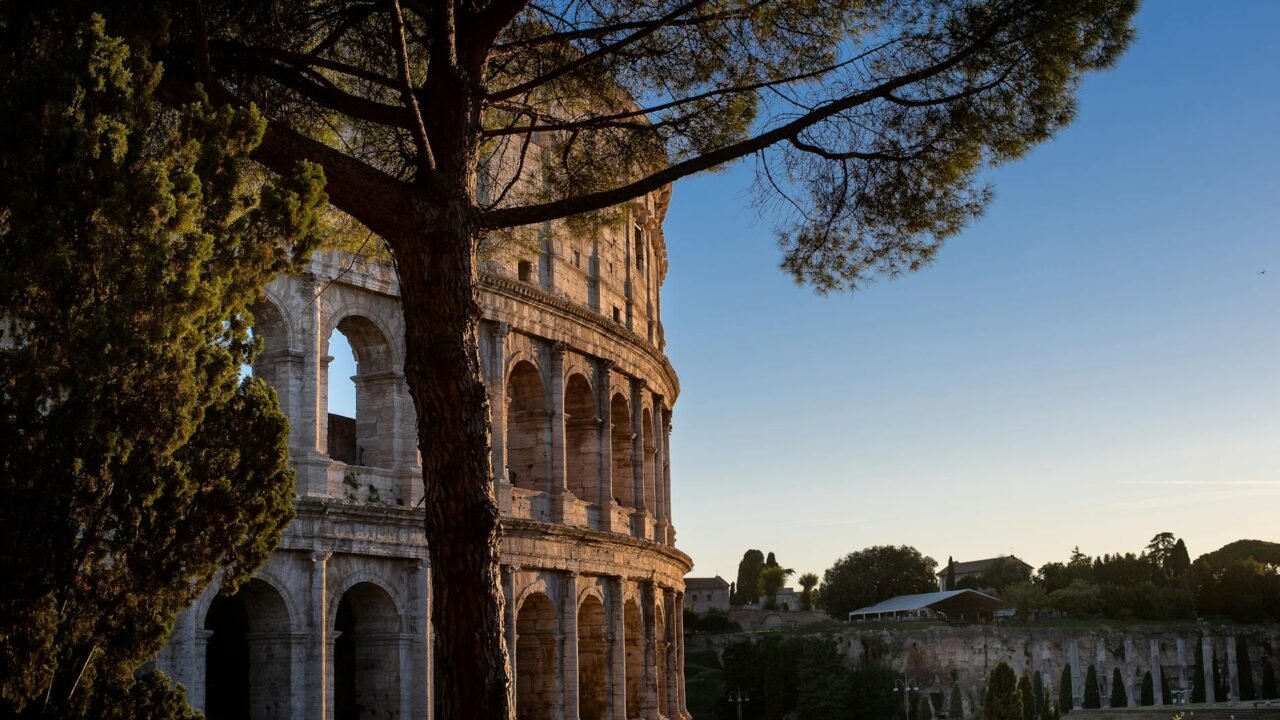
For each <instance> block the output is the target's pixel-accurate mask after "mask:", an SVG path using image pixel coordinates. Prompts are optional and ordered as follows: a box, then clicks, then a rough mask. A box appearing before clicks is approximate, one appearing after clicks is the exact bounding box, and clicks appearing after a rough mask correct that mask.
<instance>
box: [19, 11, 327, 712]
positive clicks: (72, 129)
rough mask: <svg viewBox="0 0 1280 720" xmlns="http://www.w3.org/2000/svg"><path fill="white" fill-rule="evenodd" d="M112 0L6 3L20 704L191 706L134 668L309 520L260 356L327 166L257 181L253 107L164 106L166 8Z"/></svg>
mask: <svg viewBox="0 0 1280 720" xmlns="http://www.w3.org/2000/svg"><path fill="white" fill-rule="evenodd" d="M104 5H108V3H101V4H99V3H39V4H38V3H3V4H0V28H2V29H3V31H2V32H0V118H3V124H4V130H3V133H0V318H3V319H4V320H3V322H0V327H3V328H4V329H5V331H6V334H5V337H4V340H3V341H2V342H0V386H2V387H3V389H2V390H0V468H2V469H3V470H0V547H3V548H4V550H3V552H2V553H0V577H3V578H4V581H3V582H2V583H0V618H3V620H2V621H0V623H2V624H3V628H2V629H0V668H3V669H2V670H0V717H6V718H22V717H30V716H39V717H42V718H63V717H121V716H122V715H121V713H126V714H130V715H136V716H137V717H151V718H162V717H164V718H171V717H189V716H190V712H189V711H187V710H186V709H185V707H184V705H185V703H184V702H183V700H182V696H181V694H180V693H179V692H177V691H176V690H175V689H173V688H171V687H170V686H169V683H168V681H167V680H165V679H164V678H163V677H161V676H158V675H142V676H138V674H137V673H139V671H140V670H141V669H142V667H143V665H144V664H145V663H146V662H147V661H148V660H150V659H152V658H153V657H154V656H155V654H156V653H157V652H158V651H159V650H160V648H161V646H162V645H163V643H164V641H165V638H166V637H167V636H168V635H169V632H170V630H171V629H172V624H173V621H174V618H175V616H176V615H177V614H178V613H179V612H180V611H181V610H182V609H183V608H185V607H187V605H188V604H189V603H190V602H191V600H192V599H193V598H194V596H195V595H197V594H199V593H200V592H202V591H203V590H204V589H205V588H206V587H207V586H208V585H209V584H210V583H211V582H212V581H213V579H214V577H215V576H216V575H217V573H219V571H220V570H222V571H223V574H222V581H221V582H222V588H223V590H224V591H226V592H233V591H235V589H236V587H237V586H238V585H239V584H240V583H242V582H244V581H246V580H247V579H248V578H249V576H250V574H251V573H252V572H253V570H254V569H255V568H256V567H257V565H258V564H260V563H261V562H263V561H264V560H265V559H266V557H267V555H268V554H269V553H270V551H271V550H272V548H274V546H275V545H276V544H277V543H278V542H279V539H280V537H281V534H282V532H283V530H284V528H285V526H286V525H287V524H288V522H289V520H290V518H291V517H292V503H293V471H292V470H291V469H290V468H289V466H288V463H287V452H288V424H287V421H286V419H285V417H284V415H283V414H281V412H280V410H279V407H278V404H277V401H276V398H275V394H274V393H273V392H272V391H271V390H270V389H269V388H267V387H266V385H265V384H263V383H262V382H261V381H259V380H255V379H252V378H250V379H247V380H245V381H243V382H242V381H241V380H240V368H241V366H242V365H243V364H245V363H247V362H250V361H251V359H252V355H253V350H254V340H253V338H252V336H251V334H250V327H251V324H252V319H251V316H250V313H249V309H250V307H251V306H252V305H254V304H255V303H256V302H257V301H258V300H259V299H260V298H261V288H262V286H263V285H264V284H265V283H266V282H268V281H269V280H270V279H271V278H272V277H274V276H275V275H277V274H278V273H280V272H284V271H288V270H291V269H296V268H298V267H300V263H299V261H300V260H301V259H302V257H304V256H305V254H306V253H307V252H308V251H309V250H310V248H311V245H312V244H313V243H314V242H315V237H316V233H315V229H316V228H315V223H316V221H317V218H318V216H319V214H320V212H321V211H322V210H323V209H324V208H325V207H326V206H327V200H326V198H325V195H324V192H323V187H324V180H323V177H322V176H321V174H320V173H319V172H318V170H317V169H316V168H314V167H313V166H306V165H300V166H298V167H297V168H296V171H297V172H296V174H295V175H293V176H291V177H288V178H284V179H279V178H276V179H267V178H264V177H262V176H260V175H259V174H258V173H257V171H256V170H254V169H253V167H252V166H251V163H250V160H249V154H250V152H251V151H253V149H254V148H255V146H257V144H258V141H259V139H260V138H261V135H262V132H263V129H264V126H265V123H264V122H263V120H262V117H261V116H260V115H259V114H258V113H257V112H256V111H254V110H252V109H245V110H232V109H229V108H225V107H215V106H214V105H213V104H212V103H210V102H209V101H208V99H207V98H204V97H199V96H196V95H194V94H193V95H192V96H190V97H188V98H187V99H186V100H185V101H184V104H182V105H180V106H178V105H176V104H175V106H173V107H169V108H166V107H164V106H162V105H161V103H160V102H159V93H158V92H157V86H158V85H159V84H160V83H161V82H162V81H163V80H167V79H168V77H167V76H165V74H164V73H165V71H164V69H163V67H162V66H161V64H160V63H158V62H157V61H155V60H154V59H153V58H152V57H151V55H150V52H151V48H152V45H151V44H150V42H151V41H154V40H156V39H158V38H156V37H146V36H145V35H146V33H147V32H149V30H148V29H153V30H154V32H155V33H156V34H157V35H158V34H160V33H161V32H163V31H162V30H161V28H162V27H165V26H166V23H165V21H164V20H165V18H164V17H163V11H161V10H156V11H155V13H156V16H155V17H153V16H151V15H148V16H147V22H141V21H140V22H139V23H138V24H137V26H136V27H129V26H127V25H128V24H127V23H125V22H117V23H115V24H113V25H112V24H108V23H107V22H106V21H105V20H104V19H103V18H102V17H101V16H98V15H90V14H89V11H88V10H86V9H85V8H86V7H88V6H92V7H95V8H97V7H101V6H104ZM19 6H20V7H19ZM137 17H139V18H141V17H142V16H137ZM126 32H127V33H135V34H137V36H135V37H130V38H126V37H124V36H122V33H126ZM19 439H20V440H19Z"/></svg>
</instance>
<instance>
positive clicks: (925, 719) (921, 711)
mask: <svg viewBox="0 0 1280 720" xmlns="http://www.w3.org/2000/svg"><path fill="white" fill-rule="evenodd" d="M916 720H933V703H932V702H931V701H930V700H929V693H927V692H921V693H918V694H917V697H916Z"/></svg>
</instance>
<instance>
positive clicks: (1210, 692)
mask: <svg viewBox="0 0 1280 720" xmlns="http://www.w3.org/2000/svg"><path fill="white" fill-rule="evenodd" d="M1200 651H1201V652H1203V653H1204V701H1205V702H1207V703H1215V702H1218V698H1217V697H1216V693H1215V692H1214V687H1213V638H1212V637H1209V636H1208V635H1206V636H1204V638H1203V639H1202V640H1201V641H1200Z"/></svg>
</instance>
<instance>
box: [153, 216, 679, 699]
mask: <svg viewBox="0 0 1280 720" xmlns="http://www.w3.org/2000/svg"><path fill="white" fill-rule="evenodd" d="M668 199H669V191H667V192H663V193H658V194H654V195H651V196H648V197H646V198H644V199H643V201H637V202H636V203H634V204H632V205H631V206H629V207H628V208H627V209H626V217H627V219H626V221H625V222H624V223H622V225H621V227H618V228H616V229H608V230H605V231H604V232H602V233H599V234H598V236H597V237H595V238H590V239H575V237H572V236H571V234H570V233H568V232H555V233H551V232H543V233H541V234H540V236H539V240H538V243H539V245H540V247H539V248H538V249H537V250H536V252H535V251H534V250H533V249H530V250H529V251H528V252H527V253H525V254H526V255H527V257H523V258H522V257H511V258H507V259H497V260H488V261H486V263H485V266H484V271H483V273H482V276H481V293H480V294H481V304H482V307H483V312H484V322H483V324H482V328H481V336H482V340H481V353H482V359H483V364H484V368H485V374H486V378H485V379H486V384H487V387H488V388H489V398H490V406H491V408H492V425H493V443H492V445H493V468H494V469H495V477H494V478H493V482H494V485H495V490H496V494H497V497H498V502H499V506H500V509H501V512H502V516H503V525H504V529H505V536H504V540H503V546H502V578H503V586H504V587H503V590H504V592H505V595H506V617H505V628H506V633H507V638H506V639H507V643H508V648H509V649H510V650H511V663H512V666H513V667H512V668H511V671H512V677H513V678H514V682H513V688H512V693H513V700H514V704H515V708H516V712H517V716H518V717H519V718H521V720H525V719H527V720H552V719H556V720H561V719H563V720H571V719H578V718H581V720H629V719H634V718H645V719H646V720H657V719H658V718H688V716H689V715H688V712H687V710H686V709H685V698H684V672H683V668H684V643H683V628H682V613H681V608H682V607H683V591H684V581H683V577H684V575H685V574H686V573H687V572H688V571H689V569H690V567H691V562H690V560H689V557H688V556H687V555H685V554H684V553H682V552H680V551H679V550H677V549H676V547H675V538H676V533H675V528H674V527H673V525H672V523H671V463H670V457H669V454H668V450H667V448H668V439H669V437H670V432H671V408H672V405H673V404H674V402H675V399H676V396H677V394H678V392H679V383H678V380H677V378H676V375H675V372H674V371H673V370H672V368H671V364H670V363H669V362H668V360H667V358H666V356H665V355H664V353H663V349H664V346H665V341H664V338H663V331H662V322H661V319H660V318H661V302H660V300H659V290H660V288H661V285H662V281H663V278H664V276H665V273H666V269H667V259H666V246H665V240H664V238H663V233H662V227H661V223H662V218H663V215H664V213H665V211H666V204H667V201H668ZM397 298H398V287H397V282H396V277H395V274H394V272H393V271H392V269H391V268H390V267H389V266H386V265H381V264H375V263H363V262H360V261H358V260H356V259H353V258H352V257H350V256H347V255H342V254H336V253H325V254H320V255H317V256H316V257H315V258H314V259H313V261H312V262H311V264H310V266H309V268H308V270H307V272H305V273H302V274H300V275H295V276H287V277H280V278H277V279H276V280H275V281H274V282H272V283H271V285H270V286H268V287H267V289H266V302H265V303H264V304H263V305H262V306H261V307H260V308H258V309H257V310H256V311H255V318H256V323H257V324H256V328H255V332H256V333H257V334H258V335H259V336H260V337H261V338H262V340H263V344H264V347H263V351H262V352H261V353H260V354H259V356H258V358H257V360H256V363H255V365H254V367H253V372H254V374H255V375H257V376H258V377H261V378H263V379H265V380H266V381H267V382H269V383H270V384H271V385H272V386H273V387H274V388H275V389H276V392H277V394H278V396H279V399H280V403H281V407H282V408H283V409H284V411H285V412H286V414H287V415H288V416H289V419H290V421H291V434H290V439H289V444H290V453H291V462H292V464H293V466H294V468H295V469H296V471H297V488H296V493H297V501H296V509H297V517H296V518H295V520H294V521H293V523H292V524H291V525H290V526H289V528H288V530H287V531H286V533H285V536H284V540H283V542H282V543H281V545H280V547H279V548H278V549H277V550H276V551H275V552H274V553H273V554H272V555H271V557H270V559H269V560H268V561H267V563H266V564H265V565H264V566H263V567H262V568H261V569H260V570H259V571H258V572H257V573H256V574H255V575H254V577H253V579H252V580H250V581H249V582H248V583H247V584H246V585H245V586H244V587H243V588H242V589H241V590H240V591H239V592H238V593H237V594H235V595H234V596H225V595H221V594H219V592H218V588H217V587H211V588H209V589H208V590H207V591H205V592H204V593H203V594H202V595H201V597H200V598H199V599H198V600H197V601H196V602H195V604H194V605H193V606H192V607H190V608H189V609H188V610H187V611H185V612H184V613H182V614H181V615H180V617H179V618H178V621H177V625H176V627H175V629H174V632H173V635H172V637H171V639H170V641H169V644H168V645H167V646H166V647H165V649H164V650H163V651H162V653H161V655H160V657H159V659H158V662H157V665H158V666H159V667H160V668H161V669H163V670H165V671H166V672H168V673H169V674H170V676H171V677H173V678H174V679H175V680H176V681H178V682H180V683H182V684H183V685H184V686H185V687H186V688H187V690H188V696H189V699H190V701H191V703H192V705H193V706H195V707H197V708H200V709H202V710H204V712H205V713H206V714H207V716H208V717H209V718H210V719H211V720H222V719H224V718H236V719H237V720H238V719H240V718H252V719H254V720H266V719H271V720H276V719H278V718H297V719H299V720H301V719H303V718H324V719H326V720H348V719H352V718H405V719H408V718H430V717H432V715H433V702H432V677H433V667H432V663H433V660H434V658H433V651H432V630H431V622H430V617H431V602H430V598H431V582H432V577H431V559H430V557H428V554H427V550H426V546H425V543H424V540H423V533H422V525H423V513H422V511H421V508H420V503H421V500H422V497H423V486H422V482H423V479H422V471H421V466H420V464H419V459H418V450H417V447H416V443H415V438H416V433H415V427H414V425H415V422H414V409H413V404H412V400H411V399H410V397H409V394H408V388H407V386H406V384H405V381H404V377H403V375H402V374H401V367H402V359H403V354H404V341H403V328H402V318H401V313H400V310H399V302H398V299H397ZM334 333H341V334H342V335H343V336H344V337H345V339H346V341H347V343H349V345H350V347H351V349H352V351H353V352H354V355H355V360H356V368H357V370H356V375H355V376H354V377H353V378H352V380H353V382H354V386H355V389H354V394H355V413H354V414H355V417H354V418H348V417H342V416H340V415H337V414H334V413H331V412H330V411H329V407H328V394H329V391H328V388H329V377H328V376H329V364H330V362H331V361H332V360H333V358H332V357H331V356H330V353H329V349H330V342H331V339H332V338H333V336H334ZM215 585H216V584H215Z"/></svg>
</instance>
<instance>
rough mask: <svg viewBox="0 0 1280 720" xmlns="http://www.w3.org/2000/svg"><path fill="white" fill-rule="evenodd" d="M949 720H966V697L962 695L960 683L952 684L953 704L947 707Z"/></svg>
mask: <svg viewBox="0 0 1280 720" xmlns="http://www.w3.org/2000/svg"><path fill="white" fill-rule="evenodd" d="M947 720H964V698H963V697H961V695H960V683H952V685H951V704H950V705H949V706H948V707H947Z"/></svg>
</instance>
